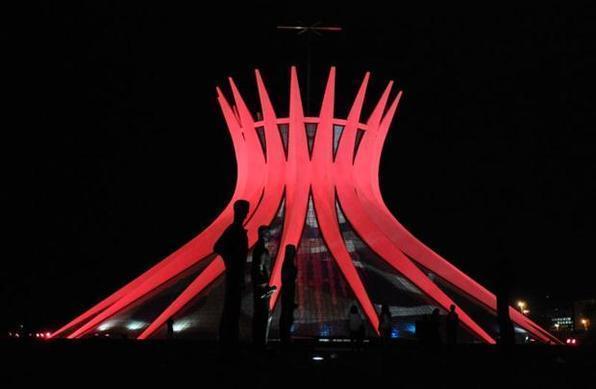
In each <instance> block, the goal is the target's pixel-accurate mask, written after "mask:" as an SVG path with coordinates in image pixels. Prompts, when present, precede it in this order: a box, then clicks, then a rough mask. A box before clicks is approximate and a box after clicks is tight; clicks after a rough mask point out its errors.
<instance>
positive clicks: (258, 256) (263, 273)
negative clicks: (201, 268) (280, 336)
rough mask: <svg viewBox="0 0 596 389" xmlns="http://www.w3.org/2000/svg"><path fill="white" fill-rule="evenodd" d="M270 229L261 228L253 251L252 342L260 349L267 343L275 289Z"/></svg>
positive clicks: (251, 272)
mask: <svg viewBox="0 0 596 389" xmlns="http://www.w3.org/2000/svg"><path fill="white" fill-rule="evenodd" d="M268 232H269V230H268V227H267V226H260V227H259V239H258V240H257V243H256V244H255V247H254V248H253V251H252V266H251V271H250V274H251V281H252V288H253V291H252V293H253V294H252V296H253V317H252V340H253V343H254V344H255V345H256V346H258V347H264V346H265V344H266V343H267V323H268V321H269V298H270V296H271V293H272V291H273V290H275V287H274V286H273V287H270V286H269V268H268V266H269V263H270V262H271V257H270V254H269V250H267V246H266V244H267V239H268Z"/></svg>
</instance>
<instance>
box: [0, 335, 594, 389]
mask: <svg viewBox="0 0 596 389" xmlns="http://www.w3.org/2000/svg"><path fill="white" fill-rule="evenodd" d="M0 351H1V354H2V359H3V361H2V366H1V367H0V371H1V372H2V373H1V375H2V379H1V382H2V383H7V382H8V383H9V385H8V386H4V385H3V384H2V385H1V386H2V387H23V386H24V385H27V386H29V385H36V386H40V385H43V386H48V385H52V386H54V385H60V387H64V386H67V387H72V386H77V387H131V388H133V387H134V388H138V387H147V386H151V387H164V388H195V387H196V388H216V387H222V388H227V387H233V388H288V387H292V388H293V387H301V388H309V389H310V388H316V387H324V388H344V387H345V388H363V389H373V388H374V389H376V388H381V387H383V388H385V387H387V388H389V387H391V388H421V387H432V388H443V387H444V388H454V387H457V388H461V387H473V388H484V387H500V386H502V387H507V388H515V387H523V388H530V387H531V388H574V387H577V388H582V389H587V388H594V387H596V386H595V382H596V353H595V352H594V351H595V350H594V349H588V348H579V347H578V348H571V347H543V346H538V345H528V346H525V347H517V348H516V349H515V350H513V352H512V353H511V354H504V353H503V352H500V351H499V350H498V349H497V348H496V347H487V346H480V345H469V346H460V347H458V348H456V349H454V350H446V349H441V350H429V349H425V348H421V347H420V346H419V345H417V344H394V345H391V346H390V347H380V346H374V345H367V346H366V347H365V348H364V349H363V350H360V351H352V350H350V349H349V347H348V346H347V345H344V344H330V343H326V344H322V343H302V344H298V345H296V346H295V347H294V348H293V349H292V350H288V351H281V350H280V349H279V348H278V347H276V346H274V347H272V348H271V349H269V350H267V351H265V352H256V351H252V350H250V348H248V347H246V348H241V349H240V350H238V351H236V352H234V353H232V354H229V355H226V354H223V353H222V352H221V351H220V350H219V349H218V347H217V345H216V344H213V343H206V342H188V341H184V342H183V341H175V340H174V341H145V342H136V341H126V340H118V341H116V340H108V341H106V340H103V339H102V340H93V339H92V340H88V341H53V342H6V341H4V342H0Z"/></svg>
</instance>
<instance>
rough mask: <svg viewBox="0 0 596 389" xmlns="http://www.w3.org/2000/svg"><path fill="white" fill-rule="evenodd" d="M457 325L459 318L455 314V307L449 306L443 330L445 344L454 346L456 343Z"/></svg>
mask: <svg viewBox="0 0 596 389" xmlns="http://www.w3.org/2000/svg"><path fill="white" fill-rule="evenodd" d="M458 325H459V316H458V314H457V312H455V305H453V304H451V306H450V307H449V313H448V314H447V320H446V321H445V329H446V331H445V332H446V333H447V344H449V345H454V344H456V343H457V327H458Z"/></svg>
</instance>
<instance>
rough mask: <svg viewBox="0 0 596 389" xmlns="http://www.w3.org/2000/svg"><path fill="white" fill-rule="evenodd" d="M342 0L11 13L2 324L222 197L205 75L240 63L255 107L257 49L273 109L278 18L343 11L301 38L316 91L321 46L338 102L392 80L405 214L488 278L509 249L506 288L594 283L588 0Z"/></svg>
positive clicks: (49, 311)
mask: <svg viewBox="0 0 596 389" xmlns="http://www.w3.org/2000/svg"><path fill="white" fill-rule="evenodd" d="M343 3H344V4H343V5H342V6H341V7H339V6H337V7H333V6H331V5H328V6H325V7H319V8H317V7H309V6H307V5H305V4H302V3H300V4H298V3H293V5H292V6H287V7H285V8H284V7H282V6H279V5H278V6H270V5H258V4H251V5H250V7H248V6H247V8H246V9H239V8H237V7H236V6H233V5H232V4H230V3H226V4H222V5H221V6H217V7H215V9H209V10H208V9H206V8H204V7H203V6H201V5H196V6H194V7H190V8H182V7H179V6H174V5H169V3H168V5H164V4H162V5H160V6H148V5H142V6H139V5H135V6H133V5H126V6H121V5H101V6H99V5H95V6H85V7H83V6H75V7H73V6H72V5H69V6H62V7H58V8H55V7H46V8H45V9H43V10H42V12H40V13H37V14H36V15H35V16H32V17H31V18H30V19H29V20H28V21H27V23H26V24H23V25H20V27H19V28H16V29H13V30H12V31H11V32H10V35H9V37H10V39H9V40H10V41H11V45H10V48H9V50H14V55H10V56H7V57H6V58H9V59H13V60H9V61H8V62H10V65H14V67H11V71H10V72H9V73H7V74H8V75H9V77H8V78H9V90H8V91H9V93H10V103H9V104H8V105H7V106H5V108H8V109H7V113H8V114H7V115H3V116H4V118H3V119H4V126H3V128H4V133H5V134H6V135H5V139H6V140H7V141H10V142H6V143H5V147H6V146H9V149H10V150H8V151H10V153H5V158H6V157H7V156H9V157H8V158H7V161H6V162H5V164H4V165H5V166H4V169H5V171H6V174H5V177H7V178H6V180H7V182H8V183H9V185H7V188H6V189H5V190H4V192H5V194H8V196H9V200H8V201H6V202H5V212H4V215H5V218H4V219H5V225H6V226H9V227H10V231H11V233H10V235H9V236H10V239H9V241H8V242H7V243H6V247H7V248H8V250H6V251H5V255H4V258H3V263H4V265H3V269H2V273H3V274H2V278H3V280H2V299H3V301H4V302H3V303H2V305H3V306H7V307H8V309H3V314H2V316H3V320H4V321H5V323H2V324H6V325H13V324H14V323H16V322H17V321H25V322H26V323H28V324H29V325H32V326H35V327H37V326H40V327H43V326H48V327H49V328H56V326H57V325H58V324H61V323H64V322H65V321H66V320H67V319H70V318H72V317H73V316H74V315H75V314H77V313H79V312H81V311H82V310H83V309H84V308H86V307H88V306H90V305H92V304H93V303H95V302H96V301H98V300H99V299H100V298H101V297H105V296H107V295H108V294H109V293H110V292H112V291H113V290H114V289H116V288H117V287H119V286H121V285H122V284H123V283H125V282H126V281H128V280H130V279H131V278H133V277H134V276H136V275H138V274H139V273H140V272H141V271H142V270H144V269H146V268H148V267H149V266H151V265H152V264H154V263H155V262H156V261H157V260H159V259H160V258H162V257H164V256H165V255H167V254H168V253H170V252H171V251H173V250H174V249H176V248H177V247H179V246H180V245H181V244H183V243H184V242H186V241H187V240H189V239H190V238H191V237H193V236H194V235H195V234H197V233H198V232H200V231H201V230H202V229H203V228H204V227H205V226H206V225H207V224H208V223H209V222H210V220H212V219H213V218H214V217H215V216H216V215H217V214H218V213H219V211H220V210H221V209H222V208H223V206H224V205H225V204H226V203H227V201H228V199H229V197H230V195H231V193H232V189H233V185H234V181H235V161H234V158H233V153H232V146H231V141H230V139H229V137H228V134H227V131H226V129H225V124H224V122H223V119H222V117H221V114H220V111H219V108H218V106H217V105H216V100H215V86H216V85H218V84H224V83H225V80H226V76H228V75H232V76H234V77H235V78H236V79H237V81H238V83H239V86H240V88H241V90H242V91H243V92H244V95H245V97H246V98H247V100H248V102H249V104H250V105H251V107H253V108H254V110H255V111H256V110H257V107H258V106H257V104H256V103H257V95H256V89H255V85H254V80H253V78H252V77H253V73H252V69H253V68H255V67H258V68H260V69H261V70H262V71H263V74H264V77H265V79H266V82H267V83H268V85H269V88H270V92H271V95H272V98H273V99H274V102H276V103H277V104H278V107H280V108H279V111H280V112H278V113H279V114H284V112H283V111H284V110H285V108H284V107H285V106H286V105H287V90H288V87H287V85H288V78H289V66H290V65H292V64H296V65H298V66H299V70H301V69H302V73H301V75H302V78H303V79H304V68H305V63H304V53H305V49H304V41H303V40H301V39H298V38H296V37H295V36H294V35H293V34H291V33H285V32H278V31H276V30H275V25H276V24H279V23H294V22H297V21H300V20H301V21H304V22H307V23H308V22H314V21H316V20H322V21H323V22H325V23H328V24H339V25H342V26H343V27H344V28H345V31H344V32H343V33H341V34H335V35H327V36H325V37H322V38H319V39H317V40H315V41H314V43H313V55H314V63H313V102H314V103H315V104H313V106H316V103H317V100H318V99H319V98H320V94H321V93H322V85H323V81H322V80H323V77H324V75H325V74H326V72H327V71H328V66H330V65H336V66H337V68H338V80H337V84H338V91H337V93H338V105H339V106H340V107H344V111H342V110H341V108H340V109H339V111H340V112H339V113H338V116H343V115H345V110H347V107H348V104H349V102H351V99H352V98H353V96H354V94H355V91H356V89H357V87H358V83H359V82H360V80H361V77H362V75H363V73H364V72H365V71H366V70H370V71H372V72H373V79H372V86H371V89H370V95H369V96H371V97H372V98H376V97H377V96H378V95H379V93H380V91H381V90H382V88H383V87H384V83H385V82H386V81H388V80H389V79H394V80H395V81H396V83H397V86H398V87H399V88H401V89H403V90H404V99H403V100H402V105H401V107H400V110H399V113H398V117H397V120H396V122H395V123H394V125H393V127H392V130H391V133H390V135H389V138H388V141H387V143H386V145H385V150H384V154H383V161H382V174H381V185H382V189H383V194H384V198H385V199H386V202H387V203H388V205H389V206H390V208H391V209H392V210H393V212H394V214H395V215H396V216H397V217H398V218H399V219H400V220H401V221H402V222H403V224H405V225H406V226H407V227H408V228H410V229H411V231H412V232H413V233H414V234H415V235H417V236H418V237H419V238H420V239H421V240H422V241H424V242H425V243H427V244H428V245H429V246H430V247H432V248H434V249H435V250H436V251H437V252H439V253H440V254H442V255H444V256H445V257H446V258H448V259H449V260H450V261H452V262H453V263H454V264H456V265H457V266H459V267H460V268H461V269H462V270H464V271H465V272H466V273H468V274H469V275H471V276H473V277H474V278H475V279H476V280H478V281H479V282H481V283H483V284H485V285H486V286H488V287H489V288H491V289H494V284H495V272H496V268H497V266H496V265H497V259H498V258H501V257H503V256H506V257H508V258H509V259H510V260H511V262H512V263H513V264H514V270H515V276H516V277H515V280H516V282H515V290H514V292H515V293H514V296H516V297H517V296H521V297H524V298H528V299H529V300H530V302H531V303H532V302H535V303H539V302H540V301H541V300H543V299H544V296H545V295H547V294H548V295H551V296H553V297H554V298H561V299H578V298H585V297H594V296H595V295H596V287H595V286H594V284H595V283H594V280H593V273H591V272H589V271H588V270H587V269H588V268H589V267H590V265H591V262H593V261H594V260H595V257H594V250H593V238H594V231H595V228H596V224H595V219H596V206H595V205H594V198H596V193H595V192H596V182H595V171H596V169H595V168H596V155H595V152H594V149H595V147H596V142H595V138H596V137H595V131H596V128H595V126H594V122H595V119H596V115H595V113H594V112H596V98H595V97H594V96H595V92H594V90H595V88H594V87H595V86H596V82H595V81H596V76H595V71H594V70H595V69H596V50H595V49H594V36H596V28H595V27H594V24H595V23H594V20H595V19H594V17H593V13H591V12H590V11H591V10H588V9H582V8H577V9H567V8H548V9H543V8H534V7H530V6H527V7H525V8H514V9H496V8H494V9H482V8H476V9H474V8H465V9H456V8H452V7H451V6H450V8H446V9H434V8H432V7H430V5H429V6H425V7H420V8H416V9H412V8H409V7H406V6H403V5H400V4H399V3H395V4H394V5H393V6H392V7H391V8H387V6H386V5H383V4H382V3H378V4H376V5H375V4H374V3H373V2H365V3H363V4H360V5H359V6H358V8H356V6H348V5H346V4H347V2H343ZM197 4H198V3H197ZM363 6H370V8H368V9H362V8H361V7H363ZM351 7H352V8H351ZM230 11H234V12H233V14H231V15H230V14H229V13H230ZM319 86H320V87H319ZM369 101H370V100H369ZM367 108H368V109H369V110H370V107H367ZM13 153H14V157H13Z"/></svg>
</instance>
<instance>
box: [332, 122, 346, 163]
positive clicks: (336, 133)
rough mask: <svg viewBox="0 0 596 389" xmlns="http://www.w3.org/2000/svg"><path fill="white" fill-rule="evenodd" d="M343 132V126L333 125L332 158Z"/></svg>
mask: <svg viewBox="0 0 596 389" xmlns="http://www.w3.org/2000/svg"><path fill="white" fill-rule="evenodd" d="M343 131H344V126H342V125H339V124H334V125H333V158H335V154H337V148H338V146H339V140H340V139H341V134H342V133H343Z"/></svg>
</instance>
